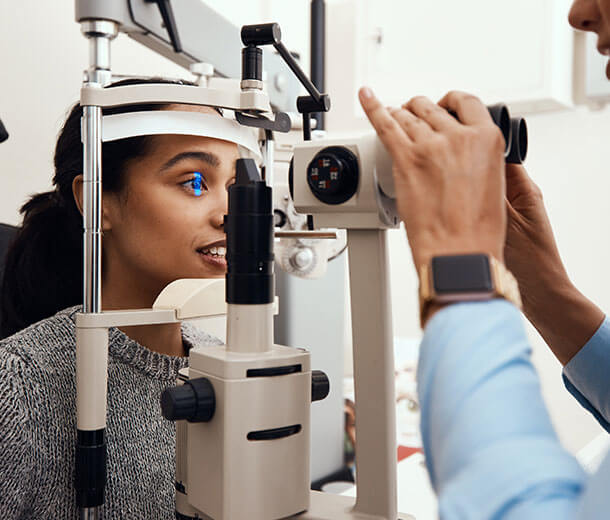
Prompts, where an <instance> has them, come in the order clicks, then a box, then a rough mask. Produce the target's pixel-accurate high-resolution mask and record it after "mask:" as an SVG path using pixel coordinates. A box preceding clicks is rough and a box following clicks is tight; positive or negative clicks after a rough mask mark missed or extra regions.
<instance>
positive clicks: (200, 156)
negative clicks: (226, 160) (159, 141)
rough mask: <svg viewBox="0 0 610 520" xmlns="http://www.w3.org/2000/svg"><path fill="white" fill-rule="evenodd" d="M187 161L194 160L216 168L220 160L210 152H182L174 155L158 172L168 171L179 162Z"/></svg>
mask: <svg viewBox="0 0 610 520" xmlns="http://www.w3.org/2000/svg"><path fill="white" fill-rule="evenodd" d="M187 159H196V160H198V161H203V162H206V163H208V164H209V165H210V166H213V167H217V166H219V165H220V159H219V158H218V156H217V155H216V154H213V153H211V152H182V153H179V154H178V155H174V156H173V157H172V158H171V159H170V160H169V161H167V162H166V163H165V164H164V165H163V166H161V168H160V169H159V171H160V172H164V171H165V170H169V169H170V168H171V167H172V166H174V165H175V164H177V163H179V162H180V161H186V160H187Z"/></svg>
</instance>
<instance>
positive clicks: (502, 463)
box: [418, 300, 610, 520]
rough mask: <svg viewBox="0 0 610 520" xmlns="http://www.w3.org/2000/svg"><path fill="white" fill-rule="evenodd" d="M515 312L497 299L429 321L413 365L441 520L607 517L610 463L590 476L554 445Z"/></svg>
mask: <svg viewBox="0 0 610 520" xmlns="http://www.w3.org/2000/svg"><path fill="white" fill-rule="evenodd" d="M530 354H531V349H530V347H529V344H528V341H527V338H526V335H525V330H524V326H523V322H522V319H521V315H520V313H519V312H518V310H517V309H516V308H515V307H514V306H513V305H511V304H510V303H508V302H506V301H503V300H494V301H491V302H481V303H463V304H456V305H450V306H448V307H447V308H445V309H443V310H441V311H439V312H438V313H437V314H436V315H435V316H434V317H433V318H432V319H431V320H430V322H429V323H428V326H427V327H426V331H425V334H424V339H423V342H422V345H421V351H420V361H419V366H418V393H419V399H420V404H421V431H422V437H423V442H424V451H425V456H426V464H427V467H428V471H429V474H430V479H431V482H432V485H433V487H434V489H435V491H436V492H437V494H438V497H439V514H440V517H441V519H443V520H453V519H456V520H457V519H460V520H464V519H468V520H470V519H482V520H483V519H485V520H491V519H498V520H499V519H502V520H508V519H510V520H512V519H519V520H530V519H536V520H540V519H542V518H545V519H546V518H552V519H554V520H561V519H568V518H569V519H571V520H573V519H589V518H602V517H603V518H605V517H607V516H606V515H608V514H609V512H610V494H608V493H607V489H606V488H607V482H608V481H609V479H610V462H608V461H605V462H604V463H603V465H602V467H601V468H600V470H599V472H598V474H597V475H595V476H594V477H592V478H588V477H587V475H586V474H585V472H584V471H583V470H582V468H581V467H580V466H579V464H578V463H577V461H576V460H575V459H574V458H573V457H572V456H571V455H570V454H569V453H567V452H566V451H565V450H564V449H563V448H562V447H561V445H560V443H559V441H558V439H557V436H556V434H555V432H554V430H553V427H552V425H551V421H550V419H549V416H548V413H547V410H546V408H545V405H544V402H543V400H542V396H541V393H540V385H539V382H538V377H537V374H536V371H535V369H534V367H533V365H532V363H531V361H530Z"/></svg>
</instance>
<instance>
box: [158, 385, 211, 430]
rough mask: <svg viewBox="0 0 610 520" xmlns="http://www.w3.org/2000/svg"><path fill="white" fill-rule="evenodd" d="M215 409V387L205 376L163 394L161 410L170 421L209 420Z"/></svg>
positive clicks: (166, 390)
mask: <svg viewBox="0 0 610 520" xmlns="http://www.w3.org/2000/svg"><path fill="white" fill-rule="evenodd" d="M215 410H216V398H215V395H214V387H213V386H212V383H210V381H209V380H207V379H206V378H205V377H200V378H197V379H190V380H188V381H185V382H184V384H183V385H178V386H175V387H172V388H167V389H165V390H164V391H163V393H162V394H161V412H162V413H163V417H165V418H166V419H167V420H168V421H182V420H187V421H189V422H193V423H195V422H208V421H210V420H211V419H212V417H214V411H215Z"/></svg>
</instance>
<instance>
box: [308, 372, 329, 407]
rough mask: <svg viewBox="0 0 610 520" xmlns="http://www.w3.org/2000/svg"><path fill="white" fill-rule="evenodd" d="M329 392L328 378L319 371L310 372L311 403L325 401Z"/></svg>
mask: <svg viewBox="0 0 610 520" xmlns="http://www.w3.org/2000/svg"><path fill="white" fill-rule="evenodd" d="M329 392H330V381H329V380H328V376H327V375H326V374H325V373H324V372H322V371H321V370H313V371H312V372H311V401H312V402H314V401H321V400H322V399H326V396H328V394H329Z"/></svg>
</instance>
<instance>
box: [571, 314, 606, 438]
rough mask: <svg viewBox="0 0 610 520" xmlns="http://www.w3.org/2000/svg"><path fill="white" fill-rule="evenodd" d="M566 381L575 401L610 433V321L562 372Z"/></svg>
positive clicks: (603, 325) (600, 328)
mask: <svg viewBox="0 0 610 520" xmlns="http://www.w3.org/2000/svg"><path fill="white" fill-rule="evenodd" d="M563 382H564V383H565V385H566V388H567V389H568V391H569V392H570V393H571V394H572V395H573V396H574V397H575V398H576V400H577V401H578V402H579V403H580V404H581V405H582V406H583V407H585V408H586V409H587V410H589V411H590V412H591V413H592V414H593V415H594V416H595V418H596V419H597V421H598V422H599V424H601V425H602V427H603V428H604V429H605V430H606V431H607V432H610V422H609V420H610V320H608V318H606V319H605V320H604V322H603V323H602V324H601V326H600V327H599V329H597V332H596V333H595V334H594V335H593V337H592V338H591V339H590V340H589V341H588V342H587V343H586V344H585V346H584V347H582V348H581V349H580V351H579V352H578V354H576V355H575V356H574V357H573V358H572V359H571V360H570V362H569V363H568V364H567V365H566V366H565V367H564V369H563Z"/></svg>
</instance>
